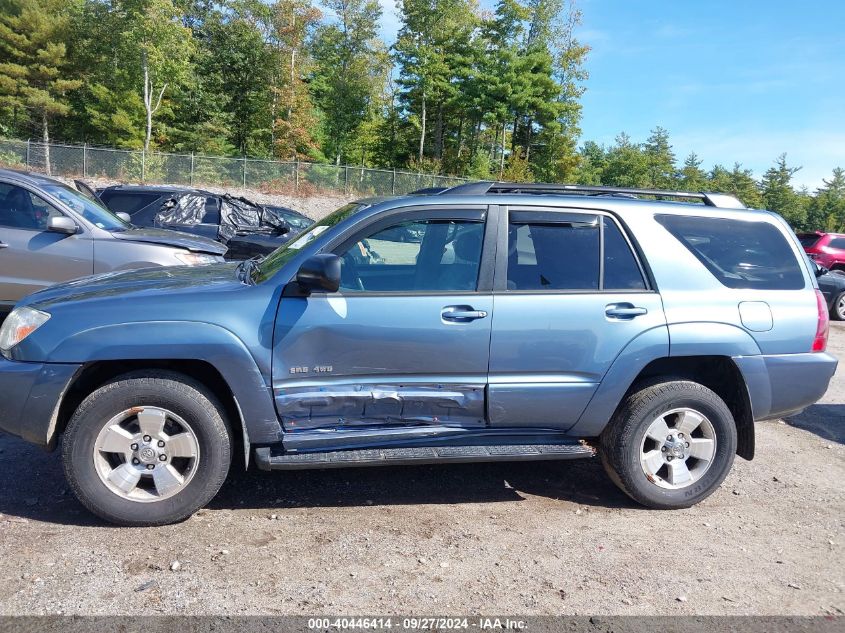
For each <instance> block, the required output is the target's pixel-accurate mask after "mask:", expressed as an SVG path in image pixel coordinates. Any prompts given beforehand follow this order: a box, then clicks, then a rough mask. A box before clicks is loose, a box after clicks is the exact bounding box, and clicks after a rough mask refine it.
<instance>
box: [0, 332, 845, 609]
mask: <svg viewBox="0 0 845 633" xmlns="http://www.w3.org/2000/svg"><path fill="white" fill-rule="evenodd" d="M830 347H831V350H832V351H833V353H834V354H837V355H838V356H839V357H840V358H845V327H843V326H842V325H841V324H837V325H835V326H834V327H833V331H832V337H831V345H830ZM0 481H2V484H0V513H2V514H0V534H2V539H0V557H2V561H3V563H2V566H0V614H24V613H34V614H53V613H68V614H70V613H74V614H116V613H120V614H124V613H126V614H156V613H168V614H171V613H195V614H259V613H260V614H313V613H317V614H358V615H366V614H373V613H377V614H408V613H416V614H421V613H441V614H468V613H497V614H524V615H527V614H566V615H576V614H585V613H600V614H682V613H698V614H768V615H775V614H793V615H797V614H806V615H823V614H843V609H845V595H844V594H843V590H845V548H844V547H843V546H845V529H843V522H845V492H843V481H845V368H843V367H841V366H840V369H839V372H838V374H837V376H836V377H835V378H834V382H833V384H832V385H831V388H830V390H829V391H828V393H827V395H826V396H825V398H824V400H823V401H822V402H821V403H820V404H818V405H815V406H813V407H811V408H810V409H809V410H808V411H807V412H805V413H804V414H802V415H801V416H798V417H796V418H794V419H791V420H789V421H787V422H767V423H761V424H759V425H758V428H757V458H756V459H755V460H754V461H753V462H746V461H743V460H741V459H738V460H737V462H736V465H735V466H734V470H733V472H732V473H731V475H730V476H729V477H728V479H727V480H726V482H725V484H724V485H723V487H722V489H721V490H720V491H718V492H717V493H716V494H714V495H713V496H712V497H710V498H709V499H708V500H707V501H706V502H704V503H703V504H701V505H699V506H697V507H695V508H692V509H689V510H684V511H673V512H654V511H649V510H644V509H641V508H639V507H637V506H635V505H633V504H632V503H631V502H629V501H628V499H627V498H626V497H625V496H623V495H622V494H621V493H620V492H618V491H617V490H616V488H614V487H613V485H612V484H611V483H610V482H609V481H608V480H607V478H606V477H605V475H604V473H603V471H602V468H601V466H600V464H599V463H598V462H597V461H586V462H569V463H566V462H563V463H542V464H498V465H461V466H440V467H433V466H432V467H415V468H375V469H359V470H354V469H350V470H341V471H323V472H301V473H289V474H286V473H275V474H271V475H267V474H264V473H258V472H249V473H242V472H241V473H236V474H234V475H233V476H232V477H231V478H230V480H229V482H228V483H227V484H226V486H225V487H224V489H223V491H222V493H221V494H220V495H219V497H218V498H217V499H216V500H215V501H214V502H213V504H212V505H211V507H209V508H208V509H206V510H203V511H201V512H200V513H199V514H197V515H196V516H194V517H193V518H191V519H189V520H188V521H186V522H185V523H182V524H181V525H175V526H169V527H165V528H160V529H122V528H114V527H109V526H106V525H103V524H101V523H99V522H98V521H97V520H95V519H94V518H92V516H91V515H89V514H88V513H87V512H86V511H85V510H84V509H83V508H82V507H81V506H80V505H79V504H78V503H77V502H76V500H75V499H74V498H73V497H72V496H71V494H70V493H69V492H68V490H67V487H66V485H65V482H64V479H63V477H62V472H61V465H60V461H59V456H58V454H57V453H54V454H47V453H43V452H41V451H40V450H39V449H37V448H33V447H31V446H29V445H27V444H24V443H23V442H20V441H18V440H15V439H12V438H10V437H8V436H0Z"/></svg>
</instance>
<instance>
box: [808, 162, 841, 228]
mask: <svg viewBox="0 0 845 633" xmlns="http://www.w3.org/2000/svg"><path fill="white" fill-rule="evenodd" d="M822 182H823V183H824V185H823V186H822V187H819V188H818V189H817V190H816V195H815V197H814V198H813V199H812V200H811V202H810V205H809V208H808V212H807V228H808V229H810V230H823V231H830V232H833V233H845V169H842V168H841V167H836V168H834V170H833V175H832V177H831V178H830V180H822Z"/></svg>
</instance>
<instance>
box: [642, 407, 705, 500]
mask: <svg viewBox="0 0 845 633" xmlns="http://www.w3.org/2000/svg"><path fill="white" fill-rule="evenodd" d="M715 457H716V430H715V429H714V428H713V424H712V423H711V422H710V420H708V419H707V417H706V416H705V415H704V414H703V413H701V412H700V411H696V410H695V409H689V408H686V407H682V408H679V409H672V410H671V411H667V412H666V413H661V414H660V415H659V416H658V417H656V418H655V419H654V420H653V421H652V422H651V424H650V425H649V426H648V429H647V430H646V432H645V436H643V441H642V443H641V446H640V465H641V466H642V469H643V473H644V474H645V476H646V478H647V479H648V480H649V481H650V482H651V483H653V484H654V485H656V486H659V487H661V488H667V489H669V490H680V489H682V488H686V487H688V486H691V485H692V484H694V483H695V482H696V481H698V480H699V479H701V478H702V477H703V476H704V474H705V473H706V472H707V471H708V470H710V466H711V465H712V464H713V460H714V458H715Z"/></svg>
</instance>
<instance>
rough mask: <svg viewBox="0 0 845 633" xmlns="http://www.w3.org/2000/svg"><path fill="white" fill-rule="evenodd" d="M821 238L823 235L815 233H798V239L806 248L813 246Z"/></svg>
mask: <svg viewBox="0 0 845 633" xmlns="http://www.w3.org/2000/svg"><path fill="white" fill-rule="evenodd" d="M820 239H821V237H820V236H818V235H816V234H815V233H800V234H799V235H798V240H799V241H800V242H801V246H803V247H804V248H813V246H815V245H816V242H818V241H819V240H820Z"/></svg>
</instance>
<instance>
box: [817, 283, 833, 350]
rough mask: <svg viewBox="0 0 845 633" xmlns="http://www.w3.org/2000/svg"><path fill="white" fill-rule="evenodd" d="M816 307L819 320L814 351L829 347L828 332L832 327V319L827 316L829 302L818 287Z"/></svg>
mask: <svg viewBox="0 0 845 633" xmlns="http://www.w3.org/2000/svg"><path fill="white" fill-rule="evenodd" d="M816 307H817V308H818V311H819V315H818V316H819V320H818V323H817V324H816V338H814V339H813V351H814V352H823V351H825V350H826V349H827V334H828V330H829V329H830V319H829V318H828V316H827V302H826V301H825V300H824V295H823V294H822V291H821V290H819V289H818V288H816Z"/></svg>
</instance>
